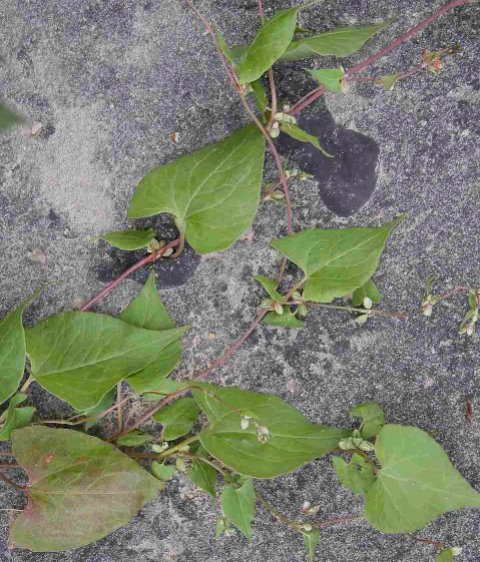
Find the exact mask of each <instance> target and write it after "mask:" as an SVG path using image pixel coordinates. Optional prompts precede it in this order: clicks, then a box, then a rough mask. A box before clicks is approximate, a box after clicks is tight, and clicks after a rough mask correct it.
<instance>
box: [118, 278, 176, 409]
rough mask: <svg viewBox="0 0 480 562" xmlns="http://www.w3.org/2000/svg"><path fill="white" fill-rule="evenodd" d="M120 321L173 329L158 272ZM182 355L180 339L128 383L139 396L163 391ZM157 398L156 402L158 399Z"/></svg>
mask: <svg viewBox="0 0 480 562" xmlns="http://www.w3.org/2000/svg"><path fill="white" fill-rule="evenodd" d="M120 320H123V321H124V322H127V323H128V324H131V325H132V326H135V327H137V328H145V329H146V330H157V331H162V330H171V329H173V328H175V323H174V322H173V320H172V319H171V318H170V315H169V314H168V311H167V309H166V308H165V305H164V304H163V302H162V301H161V299H160V296H159V294H158V291H157V287H156V281H155V272H154V271H152V272H150V275H149V276H148V279H147V282H146V283H145V286H144V287H143V289H142V290H141V291H140V293H139V294H138V295H137V296H136V297H135V299H134V300H133V301H132V302H131V303H130V304H129V305H128V306H127V308H126V309H125V310H124V311H123V312H122V314H121V315H120ZM181 355H182V344H181V343H180V340H179V339H177V340H175V341H174V342H172V343H171V344H169V345H167V346H166V347H165V349H164V350H163V351H162V352H161V353H159V355H158V357H157V358H156V359H155V360H154V361H153V362H152V363H151V364H150V365H148V366H147V367H145V369H142V370H141V371H140V372H138V373H135V374H134V375H132V376H130V377H128V379H127V382H128V384H129V385H130V386H131V387H132V388H133V390H134V391H135V392H136V393H137V394H145V393H148V392H160V391H161V385H162V383H163V382H164V381H165V377H166V376H167V375H168V374H169V373H171V372H172V371H173V369H175V367H176V366H177V365H178V362H179V361H180V356H181ZM158 398H159V397H158V395H157V396H156V399H157V400H158Z"/></svg>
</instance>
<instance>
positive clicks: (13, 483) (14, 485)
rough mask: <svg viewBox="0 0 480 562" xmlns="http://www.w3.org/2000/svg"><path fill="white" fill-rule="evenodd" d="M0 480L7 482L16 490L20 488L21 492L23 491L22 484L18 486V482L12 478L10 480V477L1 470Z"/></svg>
mask: <svg viewBox="0 0 480 562" xmlns="http://www.w3.org/2000/svg"><path fill="white" fill-rule="evenodd" d="M0 480H3V481H4V482H5V483H6V484H8V485H9V486H12V488H15V489H16V490H20V491H21V492H24V491H25V487H24V486H20V485H19V484H17V483H16V482H14V481H13V480H10V478H8V477H7V476H5V474H3V472H0Z"/></svg>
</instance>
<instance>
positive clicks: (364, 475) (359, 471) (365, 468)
mask: <svg viewBox="0 0 480 562" xmlns="http://www.w3.org/2000/svg"><path fill="white" fill-rule="evenodd" d="M332 463H333V468H334V469H335V472H336V473H337V477H338V480H339V481H340V484H342V486H345V488H348V489H349V490H350V491H351V492H353V493H354V494H357V495H359V496H363V497H365V495H366V494H367V492H368V490H369V489H370V488H371V486H372V484H373V483H374V481H375V474H374V472H373V468H372V466H371V465H370V464H368V462H367V461H366V460H365V459H364V458H363V457H361V456H360V455H358V454H357V453H354V454H353V455H352V458H351V459H350V463H347V462H346V461H345V459H343V458H342V457H333V459H332Z"/></svg>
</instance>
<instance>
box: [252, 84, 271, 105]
mask: <svg viewBox="0 0 480 562" xmlns="http://www.w3.org/2000/svg"><path fill="white" fill-rule="evenodd" d="M251 85H252V90H253V95H254V97H255V103H256V104H257V109H258V111H259V112H260V113H263V112H264V111H265V110H266V109H267V107H268V98H267V90H266V88H265V84H264V83H263V79H262V78H259V79H258V80H255V82H252V84H251Z"/></svg>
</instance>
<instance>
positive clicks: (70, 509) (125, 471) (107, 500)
mask: <svg viewBox="0 0 480 562" xmlns="http://www.w3.org/2000/svg"><path fill="white" fill-rule="evenodd" d="M12 450H13V454H14V455H15V458H16V459H17V462H18V463H19V464H20V466H22V468H24V470H25V471H26V473H27V474H28V477H29V482H28V486H27V490H26V493H27V496H28V504H27V507H26V508H25V510H24V511H23V513H22V514H21V515H19V517H18V518H17V519H16V520H15V522H14V523H13V525H12V529H11V534H10V546H11V547H12V548H13V547H19V548H27V549H29V550H32V551H33V552H57V551H63V550H69V549H71V548H78V547H80V546H84V545H86V544H89V543H92V542H94V541H97V540H99V539H101V538H103V537H105V536H106V535H108V534H109V533H111V532H112V531H114V530H115V529H118V528H119V527H122V526H124V525H126V524H127V523H128V522H129V521H130V520H131V519H132V517H134V515H135V514H136V513H137V512H138V511H139V510H140V509H141V508H142V507H143V505H144V504H145V503H146V502H147V501H150V500H152V499H154V498H155V497H156V496H157V494H158V491H159V490H160V489H161V488H162V485H161V483H160V482H159V481H158V480H156V479H155V478H153V476H151V475H150V474H148V472H146V471H145V470H144V469H143V468H141V467H140V466H139V465H138V464H137V463H136V462H135V461H134V460H132V459H130V458H129V457H127V456H126V455H124V454H123V453H121V452H120V451H118V450H117V449H115V448H114V446H113V445H110V444H109V443H105V442H104V441H101V440H100V439H97V438H96V437H92V436H90V435H85V434H83V433H79V432H77V431H72V430H67V429H50V428H46V427H40V426H36V427H27V428H23V429H18V430H16V431H14V432H13V434H12Z"/></svg>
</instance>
